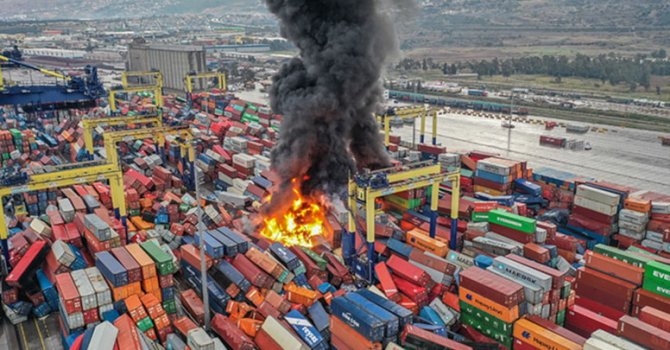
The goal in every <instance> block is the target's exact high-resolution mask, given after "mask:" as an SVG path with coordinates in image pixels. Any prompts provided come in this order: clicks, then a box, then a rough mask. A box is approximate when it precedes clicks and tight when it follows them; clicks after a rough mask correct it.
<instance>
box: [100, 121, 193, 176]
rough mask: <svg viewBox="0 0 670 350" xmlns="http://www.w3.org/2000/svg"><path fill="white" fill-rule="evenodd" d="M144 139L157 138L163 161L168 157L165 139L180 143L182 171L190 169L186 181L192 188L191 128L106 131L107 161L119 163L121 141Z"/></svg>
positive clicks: (157, 145)
mask: <svg viewBox="0 0 670 350" xmlns="http://www.w3.org/2000/svg"><path fill="white" fill-rule="evenodd" d="M142 139H154V140H156V151H157V153H158V154H159V155H160V156H161V159H163V161H165V159H166V157H165V152H164V149H163V147H164V146H165V141H169V142H171V143H175V144H177V145H179V147H180V153H181V155H182V158H181V163H180V165H181V167H182V171H183V170H188V173H189V176H190V177H189V178H188V179H186V180H187V181H185V182H186V185H187V187H189V188H190V189H192V187H193V186H194V184H195V182H194V181H195V180H194V176H195V169H194V162H195V148H194V147H193V144H192V143H191V142H192V141H193V135H192V134H191V131H190V129H188V128H186V127H164V126H163V127H154V128H148V129H136V130H122V131H113V132H107V133H104V134H103V142H104V143H105V154H106V155H107V161H108V162H110V163H112V164H118V163H119V155H118V152H117V148H116V145H117V144H118V143H119V142H122V141H133V140H142Z"/></svg>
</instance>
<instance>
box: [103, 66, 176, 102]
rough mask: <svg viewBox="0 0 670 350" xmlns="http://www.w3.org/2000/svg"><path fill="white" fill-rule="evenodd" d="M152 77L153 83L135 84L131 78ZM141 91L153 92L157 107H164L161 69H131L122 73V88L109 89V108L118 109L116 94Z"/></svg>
mask: <svg viewBox="0 0 670 350" xmlns="http://www.w3.org/2000/svg"><path fill="white" fill-rule="evenodd" d="M144 77H149V78H152V79H153V81H154V83H153V84H140V85H133V84H131V83H130V81H129V78H144ZM139 92H153V94H154V99H155V100H156V107H158V108H162V107H163V73H161V72H159V71H130V72H122V73H121V88H120V89H110V90H109V108H110V109H111V110H112V112H114V111H116V109H117V108H116V95H119V94H132V93H139Z"/></svg>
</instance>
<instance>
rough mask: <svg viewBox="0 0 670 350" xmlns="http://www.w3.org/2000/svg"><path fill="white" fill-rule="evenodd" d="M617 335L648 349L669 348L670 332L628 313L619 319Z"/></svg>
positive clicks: (667, 349) (661, 349) (668, 349)
mask: <svg viewBox="0 0 670 350" xmlns="http://www.w3.org/2000/svg"><path fill="white" fill-rule="evenodd" d="M618 335H620V336H622V337H624V338H626V339H628V340H631V341H633V342H635V343H638V344H640V345H642V346H645V347H648V348H649V349H654V350H670V332H666V331H664V330H662V329H659V328H656V327H654V326H652V325H649V324H647V323H644V322H642V321H641V320H639V319H637V318H634V317H631V316H628V315H626V316H624V317H622V318H621V319H619V328H618Z"/></svg>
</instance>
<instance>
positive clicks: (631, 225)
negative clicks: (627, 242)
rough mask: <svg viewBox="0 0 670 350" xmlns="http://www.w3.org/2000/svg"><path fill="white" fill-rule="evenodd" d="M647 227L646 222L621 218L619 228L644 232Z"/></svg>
mask: <svg viewBox="0 0 670 350" xmlns="http://www.w3.org/2000/svg"><path fill="white" fill-rule="evenodd" d="M646 228H647V224H646V223H642V224H639V223H636V222H630V221H628V220H619V229H626V230H629V231H633V232H639V233H644V231H645V229H646Z"/></svg>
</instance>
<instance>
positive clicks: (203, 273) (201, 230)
mask: <svg viewBox="0 0 670 350" xmlns="http://www.w3.org/2000/svg"><path fill="white" fill-rule="evenodd" d="M192 146H193V147H195V142H194V144H193V145H192ZM193 171H194V172H195V174H194V175H195V176H194V177H195V199H196V201H197V202H198V225H197V227H198V236H199V238H200V280H201V281H202V302H203V304H204V306H205V307H204V308H205V324H204V328H205V330H209V291H208V289H207V284H208V283H207V264H206V263H205V230H206V229H207V227H205V224H204V223H203V222H202V214H203V212H204V211H205V209H204V208H203V206H202V200H201V198H200V182H201V181H202V177H201V175H202V173H201V172H200V167H198V165H195V166H194V167H193Z"/></svg>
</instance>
